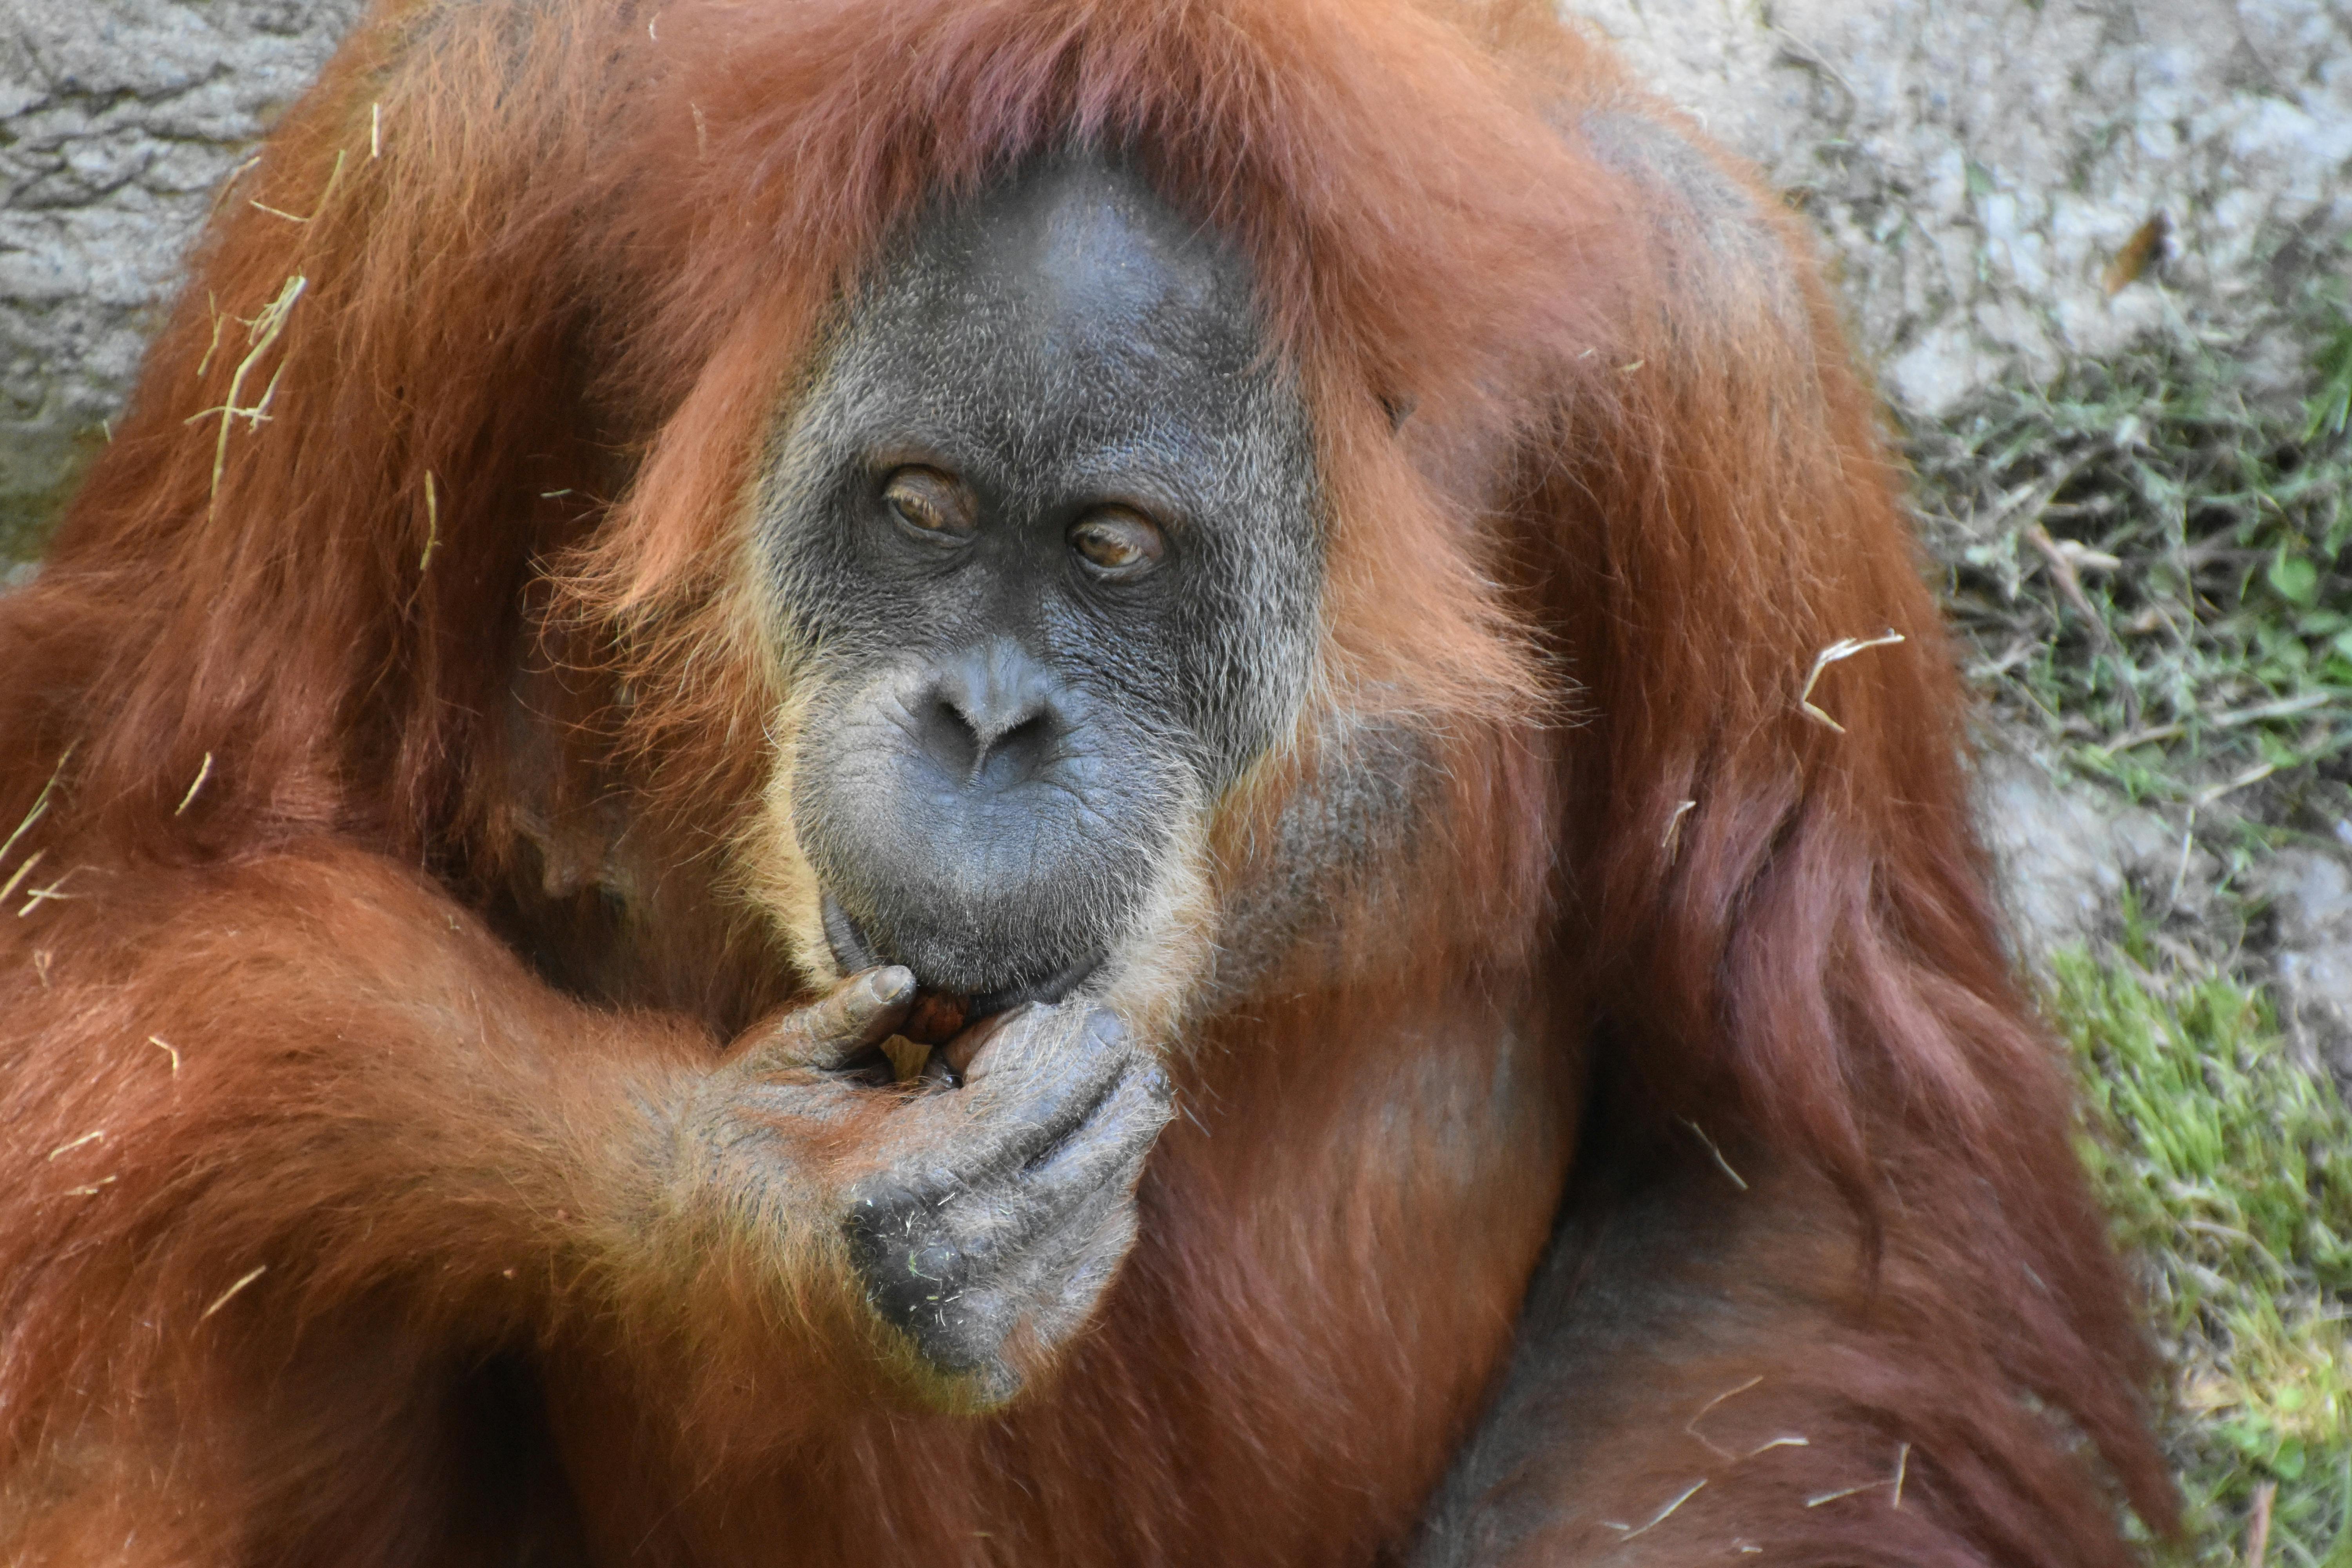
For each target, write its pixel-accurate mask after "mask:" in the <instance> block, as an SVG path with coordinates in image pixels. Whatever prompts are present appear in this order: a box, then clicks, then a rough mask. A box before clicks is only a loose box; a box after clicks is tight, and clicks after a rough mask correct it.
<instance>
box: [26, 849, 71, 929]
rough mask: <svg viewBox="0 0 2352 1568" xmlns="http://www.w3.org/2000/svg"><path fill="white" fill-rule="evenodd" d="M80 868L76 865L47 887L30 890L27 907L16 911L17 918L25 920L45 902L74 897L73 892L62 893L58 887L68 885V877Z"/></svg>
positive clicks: (27, 896)
mask: <svg viewBox="0 0 2352 1568" xmlns="http://www.w3.org/2000/svg"><path fill="white" fill-rule="evenodd" d="M27 864H30V862H27ZM80 869H81V868H80V867H79V866H76V867H74V868H72V869H71V870H68V872H67V873H66V874H65V877H59V878H58V879H57V880H56V881H54V882H51V883H50V884H49V885H48V886H47V887H46V888H36V889H33V890H32V891H31V892H29V893H27V894H26V895H25V907H24V908H23V909H21V910H17V911H16V918H17V919H18V920H23V919H24V918H25V917H26V915H29V914H31V913H32V912H33V911H34V910H37V909H38V908H39V907H40V906H41V905H43V904H46V903H49V902H52V901H55V902H63V901H64V900H68V899H70V898H72V897H73V895H72V894H71V893H60V892H58V889H59V888H62V887H64V886H65V885H66V877H70V876H72V875H73V874H74V872H75V871H79V870H80Z"/></svg>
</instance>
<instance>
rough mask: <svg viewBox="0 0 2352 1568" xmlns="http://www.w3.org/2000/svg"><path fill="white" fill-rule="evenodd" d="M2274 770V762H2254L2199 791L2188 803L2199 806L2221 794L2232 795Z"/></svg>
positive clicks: (2212, 801) (2266, 776)
mask: <svg viewBox="0 0 2352 1568" xmlns="http://www.w3.org/2000/svg"><path fill="white" fill-rule="evenodd" d="M2276 772H2278V764H2277V763H2255V764H2254V765H2253V766H2252V767H2251V768H2248V769H2247V770H2246V771H2245V772H2244V773H2240V774H2239V775H2238V776H2237V777H2235V778H2232V779H2224V780H2223V781H2222V782H2221V783H2220V784H2215V785H2213V786H2212V787H2211V788H2210V789H2204V790H2200V791H2199V792H2198V795H2197V798H2196V799H2195V800H2193V801H2191V802H2190V803H2189V804H2190V805H2199V806H2203V805H2212V804H2213V803H2214V802H2215V801H2217V800H2219V799H2221V797H2222V796H2223V795H2233V794H2235V793H2236V792H2237V791H2239V790H2242V789H2244V788H2245V787H2246V786H2247V785H2248V784H2260V783H2262V782H2263V780H2264V779H2266V778H2268V777H2270V776H2271V775H2272V774H2273V773H2276Z"/></svg>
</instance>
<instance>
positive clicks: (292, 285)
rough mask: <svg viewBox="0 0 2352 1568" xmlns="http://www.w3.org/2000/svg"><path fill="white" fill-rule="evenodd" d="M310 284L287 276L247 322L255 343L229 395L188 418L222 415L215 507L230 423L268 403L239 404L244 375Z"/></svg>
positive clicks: (273, 383)
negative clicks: (271, 297)
mask: <svg viewBox="0 0 2352 1568" xmlns="http://www.w3.org/2000/svg"><path fill="white" fill-rule="evenodd" d="M309 287H310V279H308V278H305V277H303V276H301V275H300V274H299V273H297V274H296V275H295V276H293V277H291V278H289V279H286V286H285V287H284V288H282V289H278V297H277V298H276V299H274V300H270V301H269V303H268V304H267V305H264V306H263V307H262V308H261V310H260V313H259V314H258V315H257V316H255V317H254V318H253V320H252V321H248V322H247V323H246V326H247V334H246V336H247V342H250V343H251V344H252V347H251V348H249V349H248V350H247V351H246V355H245V357H244V358H243V359H241V360H239V361H237V364H236V370H234V371H232V372H231V373H230V374H229V378H228V395H227V396H226V398H224V399H222V401H221V405H220V406H219V407H217V408H207V409H205V410H203V411H202V412H201V413H196V414H192V415H190V416H188V418H187V420H186V421H185V423H187V424H191V425H193V424H194V423H195V422H196V421H197V420H199V419H202V418H205V416H209V415H214V414H217V415H219V416H220V435H219V437H218V438H217V439H216V440H215V442H214V443H213V482H212V502H211V504H212V505H213V506H215V507H218V506H219V505H220V482H221V472H222V470H223V469H225V468H227V467H228V433H229V427H230V426H231V425H233V424H234V423H235V422H236V420H237V418H238V417H239V416H244V417H245V418H246V419H247V421H248V422H249V423H257V422H258V421H259V419H260V416H261V415H262V413H263V412H264V407H265V405H261V404H256V405H254V406H253V407H251V408H243V407H239V406H238V405H237V401H236V400H237V395H239V394H240V393H242V392H243V391H244V390H245V378H246V377H247V375H249V374H252V371H253V367H254V366H255V365H256V364H257V363H259V362H260V359H261V356H262V355H263V354H266V353H268V352H269V346H270V345H271V344H272V343H275V342H277V341H278V333H280V332H282V331H285V330H286V318H287V317H288V316H289V315H290V314H291V313H292V312H293V310H294V302H295V301H296V300H299V299H300V298H301V297H302V290H303V289H308V288H309ZM278 369H279V370H280V371H281V372H282V371H283V370H284V369H285V366H284V365H282V364H281V365H280V366H278ZM269 384H270V387H271V390H273V391H274V390H275V389H276V387H277V384H278V378H277V377H276V376H274V375H273V376H271V377H270V378H269Z"/></svg>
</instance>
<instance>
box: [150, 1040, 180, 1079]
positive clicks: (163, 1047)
mask: <svg viewBox="0 0 2352 1568" xmlns="http://www.w3.org/2000/svg"><path fill="white" fill-rule="evenodd" d="M147 1043H148V1044H149V1045H151V1046H152V1047H155V1048H156V1049H157V1050H159V1051H161V1052H163V1054H164V1055H165V1056H167V1057H169V1058H172V1076H173V1078H177V1077H179V1076H180V1048H179V1047H177V1046H175V1045H173V1044H172V1042H171V1041H169V1040H167V1039H165V1038H164V1037H163V1036H161V1035H150V1036H148V1037H147Z"/></svg>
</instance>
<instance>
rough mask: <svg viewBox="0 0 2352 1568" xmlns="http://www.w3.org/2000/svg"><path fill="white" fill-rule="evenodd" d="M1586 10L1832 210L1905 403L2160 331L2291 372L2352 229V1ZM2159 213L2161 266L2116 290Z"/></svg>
mask: <svg viewBox="0 0 2352 1568" xmlns="http://www.w3.org/2000/svg"><path fill="white" fill-rule="evenodd" d="M1575 8H1576V9H1578V10H1580V11H1581V12H1583V13H1584V14H1585V15H1586V16H1588V17H1590V18H1591V20H1592V21H1593V23H1594V24H1595V25H1596V26H1598V27H1599V29H1600V30H1601V32H1602V33H1604V34H1606V35H1608V36H1609V37H1613V38H1615V39H1616V40H1617V41H1618V43H1619V44H1620V46H1621V47H1622V48H1623V49H1624V50H1625V51H1626V52H1627V53H1628V54H1629V55H1630V56H1632V57H1633V60H1634V63H1635V65H1636V66H1637V68H1639V69H1640V70H1641V71H1642V73H1643V76H1644V77H1645V78H1646V79H1649V80H1650V81H1651V82H1653V83H1654V85H1656V86H1657V87H1658V88H1660V89H1662V90H1663V91H1664V93H1665V94H1666V96H1668V97H1669V98H1671V99H1673V100H1675V101H1676V102H1677V103H1680V104H1682V105H1683V106H1685V108H1687V109H1689V110H1691V111H1692V112H1693V113H1694V114H1696V116H1697V117H1698V118H1699V119H1701V120H1702V121H1704V122H1705V123H1706V126H1707V128H1708V129H1709V130H1711V131H1713V132H1715V134H1716V135H1717V136H1719V137H1721V138H1722V139H1723V140H1724V141H1726V142H1729V143H1730V144H1731V145H1732V146H1734V147H1736V148H1738V149H1739V150H1740V151H1741V152H1743V153H1747V154H1748V156H1749V157H1751V158H1754V159H1756V160H1757V161H1758V162H1759V163H1761V164H1762V165H1763V166H1764V168H1765V171H1766V172H1767V174H1769V176H1770V177H1771V179H1772V180H1773V182H1774V183H1775V184H1779V185H1780V187H1781V188H1782V189H1784V190H1786V191H1788V192H1790V195H1791V196H1792V198H1793V199H1795V200H1796V201H1797V202H1798V203H1799V204H1800V205H1802V206H1803V207H1804V208H1805V210H1806V211H1807V212H1808V213H1810V214H1811V216H1812V217H1813V218H1814V220H1815V221H1816V222H1817V223H1818V224H1820V225H1821V226H1822V229H1823V230H1824V232H1825V234H1826V236H1827V237H1828V241H1829V249H1830V252H1831V254H1832V258H1833V259H1834V260H1835V262H1836V263H1837V264H1838V266H1839V267H1840V268H1842V269H1843V282H1844V287H1845V292H1846V298H1847V300H1848V302H1849V304H1850V306H1851V308H1852V310H1853V314H1854V317H1855V321H1856V324H1857V328H1858V337H1859V339H1860V341H1861V342H1862V343H1863V344H1864V348H1865V351H1866V352H1867V353H1871V354H1873V355H1874V356H1876V357H1877V359H1878V361H1879V363H1880V365H1881V366H1882V371H1883V374H1884V378H1885V384H1886V387H1887V389H1888V391H1889V392H1890V394H1891V395H1893V396H1894V398H1895V401H1896V402H1897V403H1898V405H1903V406H1905V407H1906V408H1908V409H1910V410H1913V411H1916V412H1920V413H1927V414H1935V413H1938V412H1941V411H1943V410H1944V409H1947V408H1948V407H1949V406H1951V405H1953V404H1954V403H1955V402H1957V401H1958V399H1960V398H1961V397H1963V396H1965V395H1967V394H1968V393H1969V392H1970V391H1972V390H1974V389H1976V388H1978V387H1979V386H1982V385H1984V384H1987V383H1988V382H1990V381H1993V380H2001V379H2018V378H2029V379H2036V380H2038V379H2041V378H2042V377H2045V376H2047V375H2049V374H2051V373H2052V372H2053V371H2055V370H2056V369H2057V368H2058V367H2059V365H2060V363H2062V361H2063V359H2064V358H2066V357H2068V356H2077V355H2079V356H2087V357H2092V358H2100V357H2105V356H2107V355H2109V354H2112V353H2115V352H2116V351H2117V350H2119V349H2121V348H2123V347H2125V346H2126V345H2127V344H2129V343H2131V342H2134V341H2135V340H2136V339H2137V338H2139V337H2140V336H2141V335H2143V334H2146V333H2151V332H2166V333H2175V334H2179V335H2182V336H2186V337H2191V338H2195V339H2197V340H2200V341H2201V342H2207V343H2210V344H2214V345H2217V346H2220V347H2222V348H2224V349H2225V350H2227V351H2228V352H2231V353H2238V354H2252V355H2255V356H2259V357H2262V358H2263V359H2266V360H2269V361H2272V362H2274V363H2275V368H2276V371H2277V374H2278V376H2279V379H2280V380H2281V381H2282V382H2293V381H2297V380H2299V378H2300V374H2301V371H2302V365H2303V360H2304V357H2305V345H2301V344H2298V343H2296V342H2294V341H2293V340H2292V338H2291V337H2290V336H2289V335H2288V334H2287V333H2286V332H2285V331H2283V330H2282V328H2281V321H2282V317H2283V309H2282V308H2283V307H2284V306H2285V305H2288V304H2289V303H2291V302H2292V300H2293V298H2294V295H2295V294H2297V293H2298V292H2299V291H2300V290H2301V289H2305V288H2306V287H2310V286H2312V285H2313V284H2314V283H2315V282H2324V281H2326V280H2327V279H2330V278H2335V279H2340V277H2341V274H2342V273H2343V271H2344V268H2345V267H2346V251H2347V238H2352V177H2347V176H2352V9H2347V8H2346V7H2345V6H2344V5H2342V4H2341V3H2340V0H2157V3H2155V4H2147V3H2145V0H2142V3H2132V0H1887V3H1885V4H1876V5H1873V4H1864V3H1861V0H1769V3H1768V0H1577V4H1576V6H1575ZM2151 224H2155V225H2156V226H2158V228H2161V229H2162V230H2164V231H2166V233H2167V235H2168V237H2167V238H2166V240H2165V243H2164V244H2163V246H2162V247H2160V248H2161V255H2160V256H2156V257H2151V258H2149V261H2150V264H2149V265H2148V266H2147V268H2146V269H2145V270H2143V271H2141V272H2140V273H2139V275H2138V277H2137V279H2134V280H2131V281H2125V280H2124V274H2125V273H2126V272H2127V271H2129V267H2128V265H2127V264H2126V265H2125V266H2122V267H2118V266H2117V263H2118V261H2119V260H2126V262H2127V253H2128V252H2129V251H2130V250H2131V248H2132V242H2133V238H2134V237H2135V236H2136V235H2140V234H2142V233H2143V232H2144V228H2145V226H2149V225H2151ZM2111 285H2114V286H2115V287H2114V288H2113V291H2112V292H2111V291H2110V287H2111Z"/></svg>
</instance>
